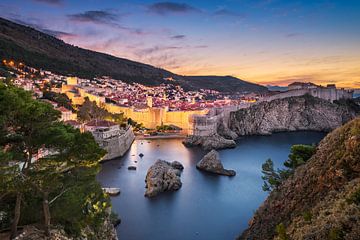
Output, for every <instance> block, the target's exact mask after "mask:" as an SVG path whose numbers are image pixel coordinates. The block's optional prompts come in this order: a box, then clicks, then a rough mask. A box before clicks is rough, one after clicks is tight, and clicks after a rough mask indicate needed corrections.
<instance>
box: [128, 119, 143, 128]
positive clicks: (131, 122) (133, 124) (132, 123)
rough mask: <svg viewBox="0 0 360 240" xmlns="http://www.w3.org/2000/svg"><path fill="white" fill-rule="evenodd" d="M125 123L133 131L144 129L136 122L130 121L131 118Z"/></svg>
mask: <svg viewBox="0 0 360 240" xmlns="http://www.w3.org/2000/svg"><path fill="white" fill-rule="evenodd" d="M127 123H128V124H129V125H131V126H132V127H133V129H134V131H140V130H143V129H145V127H144V125H143V124H142V123H138V122H136V121H134V120H132V119H131V118H128V119H127Z"/></svg>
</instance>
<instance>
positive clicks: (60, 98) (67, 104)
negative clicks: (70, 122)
mask: <svg viewBox="0 0 360 240" xmlns="http://www.w3.org/2000/svg"><path fill="white" fill-rule="evenodd" d="M43 98H44V99H48V100H50V101H53V102H56V103H57V104H58V106H59V107H64V108H66V109H68V110H71V111H73V110H74V108H73V106H72V103H71V100H70V99H69V98H68V96H66V94H64V93H55V92H51V91H46V90H45V91H44V92H43Z"/></svg>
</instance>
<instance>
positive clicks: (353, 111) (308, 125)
mask: <svg viewBox="0 0 360 240" xmlns="http://www.w3.org/2000/svg"><path fill="white" fill-rule="evenodd" d="M359 113H360V107H359V106H358V105H356V104H354V103H353V102H351V101H345V100H344V101H340V102H336V103H331V102H329V101H326V100H322V99H319V98H315V97H312V96H310V95H304V96H300V97H289V98H284V99H276V100H273V101H271V102H261V103H258V104H255V105H253V106H251V107H250V108H244V109H240V110H238V111H236V112H233V113H231V114H230V124H229V128H230V130H232V131H234V132H235V133H236V134H238V135H239V136H243V135H268V134H271V133H273V132H281V131H299V130H313V131H331V130H333V129H335V128H336V127H338V126H341V125H342V124H344V123H346V122H348V121H349V120H351V119H353V118H355V116H356V115H358V114H359Z"/></svg>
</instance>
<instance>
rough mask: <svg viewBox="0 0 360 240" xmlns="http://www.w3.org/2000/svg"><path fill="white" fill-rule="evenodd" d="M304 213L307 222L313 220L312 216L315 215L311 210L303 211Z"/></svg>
mask: <svg viewBox="0 0 360 240" xmlns="http://www.w3.org/2000/svg"><path fill="white" fill-rule="evenodd" d="M302 215H303V218H304V220H305V222H311V220H312V217H313V216H312V214H311V212H309V211H306V212H303V214H302Z"/></svg>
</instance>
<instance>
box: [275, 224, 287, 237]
mask: <svg viewBox="0 0 360 240" xmlns="http://www.w3.org/2000/svg"><path fill="white" fill-rule="evenodd" d="M276 233H277V235H278V238H279V240H289V236H288V235H287V234H286V228H285V225H284V224H283V223H280V224H278V225H276Z"/></svg>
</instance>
